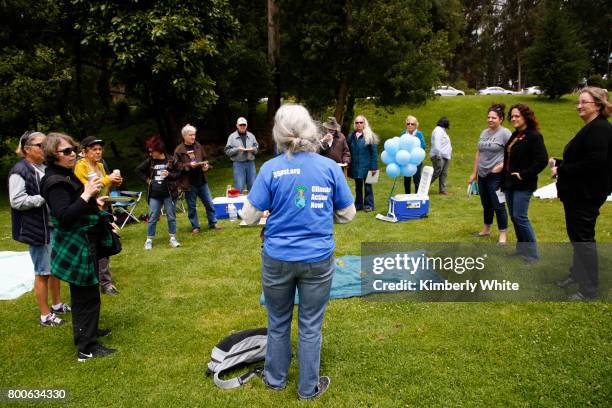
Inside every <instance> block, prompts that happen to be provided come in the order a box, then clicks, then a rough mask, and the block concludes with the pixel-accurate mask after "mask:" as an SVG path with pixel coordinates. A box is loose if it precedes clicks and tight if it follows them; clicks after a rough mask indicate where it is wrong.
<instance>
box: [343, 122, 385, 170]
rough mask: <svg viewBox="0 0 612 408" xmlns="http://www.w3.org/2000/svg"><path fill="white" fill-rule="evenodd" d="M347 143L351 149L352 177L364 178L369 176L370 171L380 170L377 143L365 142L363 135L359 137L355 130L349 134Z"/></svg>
mask: <svg viewBox="0 0 612 408" xmlns="http://www.w3.org/2000/svg"><path fill="white" fill-rule="evenodd" d="M347 143H348V146H349V149H350V151H351V165H350V168H349V171H348V175H349V177H350V178H353V179H356V178H359V179H362V178H363V179H364V178H366V177H367V176H368V171H370V170H378V146H377V145H376V144H374V143H372V144H369V145H367V144H365V141H364V140H363V136H362V137H360V138H359V139H357V138H356V137H355V132H352V133H351V134H350V135H349V137H348V141H347Z"/></svg>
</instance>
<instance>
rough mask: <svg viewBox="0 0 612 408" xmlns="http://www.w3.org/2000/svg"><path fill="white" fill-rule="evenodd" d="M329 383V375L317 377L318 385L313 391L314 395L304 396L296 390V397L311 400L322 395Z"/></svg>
mask: <svg viewBox="0 0 612 408" xmlns="http://www.w3.org/2000/svg"><path fill="white" fill-rule="evenodd" d="M330 383H331V379H330V378H329V377H319V385H317V390H316V392H315V393H314V395H311V396H310V397H304V396H303V395H300V393H299V392H298V399H300V400H313V399H316V398H319V397H320V396H321V395H323V393H324V392H325V391H327V389H328V388H329V384H330Z"/></svg>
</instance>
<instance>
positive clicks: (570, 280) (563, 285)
mask: <svg viewBox="0 0 612 408" xmlns="http://www.w3.org/2000/svg"><path fill="white" fill-rule="evenodd" d="M574 283H578V282H577V281H575V280H574V278H572V277H571V276H568V277H566V278H564V279H561V280H558V281H557V282H555V284H556V285H557V286H558V287H560V288H562V289H563V288H567V287H568V286H569V285H573V284H574Z"/></svg>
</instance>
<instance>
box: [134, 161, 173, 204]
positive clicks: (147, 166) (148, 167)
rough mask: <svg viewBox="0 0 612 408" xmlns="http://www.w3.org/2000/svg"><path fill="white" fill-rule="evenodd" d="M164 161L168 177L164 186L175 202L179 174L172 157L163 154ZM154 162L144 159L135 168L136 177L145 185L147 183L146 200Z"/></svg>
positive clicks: (148, 194)
mask: <svg viewBox="0 0 612 408" xmlns="http://www.w3.org/2000/svg"><path fill="white" fill-rule="evenodd" d="M165 160H166V161H167V162H168V168H167V169H166V170H168V176H167V177H166V185H167V186H168V193H169V194H170V197H172V199H173V200H176V199H177V198H178V196H179V180H180V178H181V172H180V171H179V170H178V169H177V164H176V161H175V160H174V158H173V157H172V156H169V155H167V154H165ZM153 163H154V160H153V159H151V158H148V159H146V160H145V161H143V162H142V163H140V164H139V165H138V167H136V170H135V172H136V175H137V176H138V177H139V178H140V179H141V180H142V181H144V182H145V183H147V200H148V197H149V196H150V195H151V180H153V172H154V171H155V170H154V169H153Z"/></svg>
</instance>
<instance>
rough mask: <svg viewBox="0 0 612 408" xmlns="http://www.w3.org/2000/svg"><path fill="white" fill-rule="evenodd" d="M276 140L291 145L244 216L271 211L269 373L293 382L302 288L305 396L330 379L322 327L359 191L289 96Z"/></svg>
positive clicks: (265, 280) (265, 253) (275, 386)
mask: <svg viewBox="0 0 612 408" xmlns="http://www.w3.org/2000/svg"><path fill="white" fill-rule="evenodd" d="M272 133H273V135H274V141H275V142H276V145H277V146H278V148H279V151H280V152H282V153H284V154H281V155H280V156H276V157H275V158H273V159H271V160H269V161H268V162H266V163H264V165H263V166H262V167H261V169H260V172H259V175H258V176H257V179H256V180H255V184H254V185H253V189H252V190H251V192H250V193H249V195H248V197H247V202H246V203H245V206H244V208H243V210H242V217H243V219H244V220H245V221H246V222H247V223H248V224H256V223H257V222H258V221H259V219H260V218H261V217H262V215H263V212H264V211H266V210H269V211H270V215H269V217H268V219H267V222H266V228H265V231H264V242H263V250H262V253H261V275H262V278H261V279H262V286H263V291H264V296H265V299H266V309H267V311H268V343H267V344H268V346H267V351H266V363H265V368H264V372H263V380H264V383H265V384H266V386H267V387H268V388H270V389H272V390H282V389H284V388H285V387H286V386H287V378H288V372H289V366H290V364H291V316H292V314H293V302H294V297H295V291H296V289H299V294H300V304H299V306H298V333H299V339H298V351H297V356H298V360H299V373H300V374H299V381H298V390H297V394H298V398H299V399H303V400H307V399H314V398H317V397H319V396H320V395H321V394H323V393H324V392H325V391H326V390H327V388H328V387H329V384H330V379H329V377H321V376H319V368H320V361H321V338H322V336H321V331H322V325H323V318H324V315H325V306H326V304H327V302H328V300H329V294H330V289H331V281H332V276H333V273H334V268H335V262H334V247H335V243H334V237H333V223H334V222H336V223H346V222H349V221H350V220H352V219H353V217H354V216H355V206H354V205H353V197H352V195H351V191H350V189H349V187H348V185H347V183H346V179H345V178H344V175H343V174H342V171H341V170H340V168H339V167H338V165H337V164H336V163H334V162H333V161H331V160H329V159H327V158H325V157H322V156H320V155H319V154H317V151H318V149H319V141H320V139H321V135H320V134H319V132H318V130H317V126H316V124H315V123H314V121H313V120H312V118H311V117H310V114H309V113H308V111H307V110H306V109H305V108H304V107H303V106H301V105H293V104H286V105H283V106H281V108H280V109H279V110H278V111H277V112H276V115H275V118H274V128H273V130H272Z"/></svg>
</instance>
